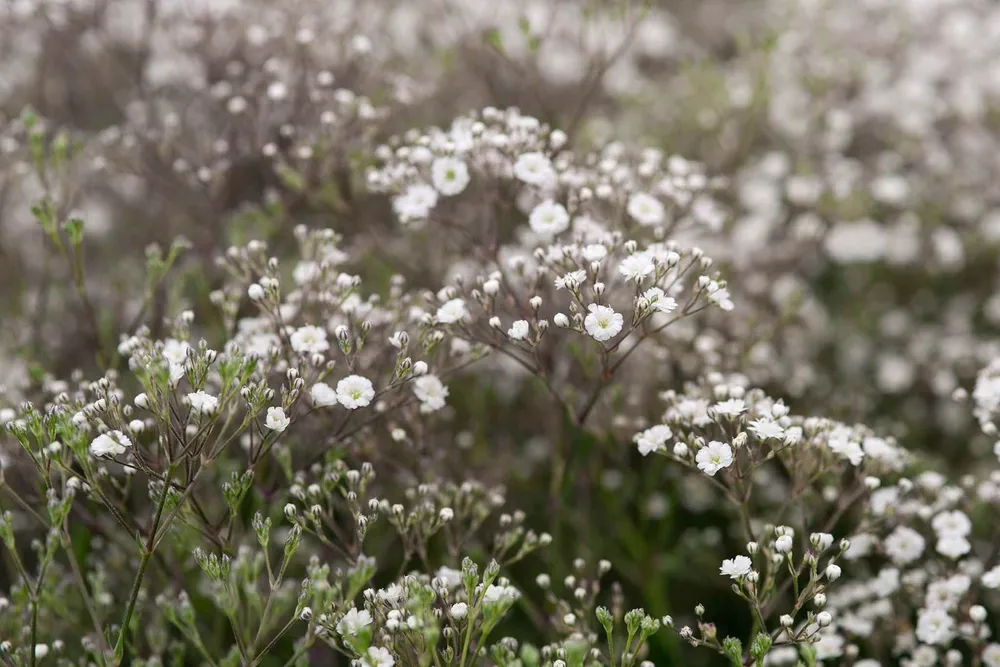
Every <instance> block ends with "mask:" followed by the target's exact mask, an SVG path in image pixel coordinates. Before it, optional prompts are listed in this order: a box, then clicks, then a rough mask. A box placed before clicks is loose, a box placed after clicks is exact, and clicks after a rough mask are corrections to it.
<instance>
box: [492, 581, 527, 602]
mask: <svg viewBox="0 0 1000 667" xmlns="http://www.w3.org/2000/svg"><path fill="white" fill-rule="evenodd" d="M519 596H520V593H519V592H518V590H517V589H516V588H514V587H513V586H496V585H492V584H491V585H490V586H489V587H488V588H487V589H486V591H484V592H483V602H484V603H485V604H495V603H498V602H512V601H514V600H516V599H517V598H518V597H519Z"/></svg>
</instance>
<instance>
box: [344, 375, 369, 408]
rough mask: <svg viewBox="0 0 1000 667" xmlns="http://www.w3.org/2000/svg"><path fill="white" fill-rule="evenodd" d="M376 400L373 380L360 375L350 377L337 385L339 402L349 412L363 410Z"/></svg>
mask: <svg viewBox="0 0 1000 667" xmlns="http://www.w3.org/2000/svg"><path fill="white" fill-rule="evenodd" d="M373 398H375V388H374V387H373V386H372V382H371V380H369V379H368V378H366V377H361V376H360V375H348V376H347V377H345V378H344V379H343V380H341V381H340V382H338V383H337V401H339V402H340V404H341V405H343V406H344V407H345V408H347V409H348V410H356V409H357V408H363V407H365V406H366V405H368V404H370V403H371V402H372V399H373Z"/></svg>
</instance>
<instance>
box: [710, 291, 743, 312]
mask: <svg viewBox="0 0 1000 667" xmlns="http://www.w3.org/2000/svg"><path fill="white" fill-rule="evenodd" d="M708 298H709V300H710V301H711V302H712V303H714V304H716V305H718V306H719V308H721V309H722V310H732V309H733V308H735V307H736V306H735V304H733V300H732V298H731V297H730V295H729V290H728V289H726V288H725V287H717V288H716V289H714V290H709V291H708Z"/></svg>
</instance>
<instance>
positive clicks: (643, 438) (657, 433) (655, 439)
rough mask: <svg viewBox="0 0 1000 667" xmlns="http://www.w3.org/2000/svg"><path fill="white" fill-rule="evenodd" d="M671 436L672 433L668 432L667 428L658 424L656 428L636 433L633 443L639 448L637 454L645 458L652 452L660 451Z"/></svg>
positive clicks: (668, 428)
mask: <svg viewBox="0 0 1000 667" xmlns="http://www.w3.org/2000/svg"><path fill="white" fill-rule="evenodd" d="M673 436H674V434H673V431H671V430H670V427H669V426H667V425H665V424H659V425H657V426H653V427H651V428H647V429H646V430H645V431H643V432H642V433H637V434H636V435H635V437H634V438H633V441H634V442H635V444H636V446H637V447H638V448H639V453H640V454H642V455H643V456H647V455H649V454H650V453H652V452H655V451H658V450H660V449H662V448H663V445H664V444H666V442H667V440H669V439H670V438H672V437H673Z"/></svg>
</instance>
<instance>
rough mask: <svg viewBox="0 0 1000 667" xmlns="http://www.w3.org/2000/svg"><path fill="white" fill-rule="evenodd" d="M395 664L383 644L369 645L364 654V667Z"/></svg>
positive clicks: (383, 666) (385, 666) (390, 666)
mask: <svg viewBox="0 0 1000 667" xmlns="http://www.w3.org/2000/svg"><path fill="white" fill-rule="evenodd" d="M410 618H413V617H412V616H411V617H410ZM395 664H396V659H395V658H393V657H392V653H389V649H387V648H385V647H384V646H372V647H369V649H368V655H367V656H365V665H366V667H393V665H395Z"/></svg>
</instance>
